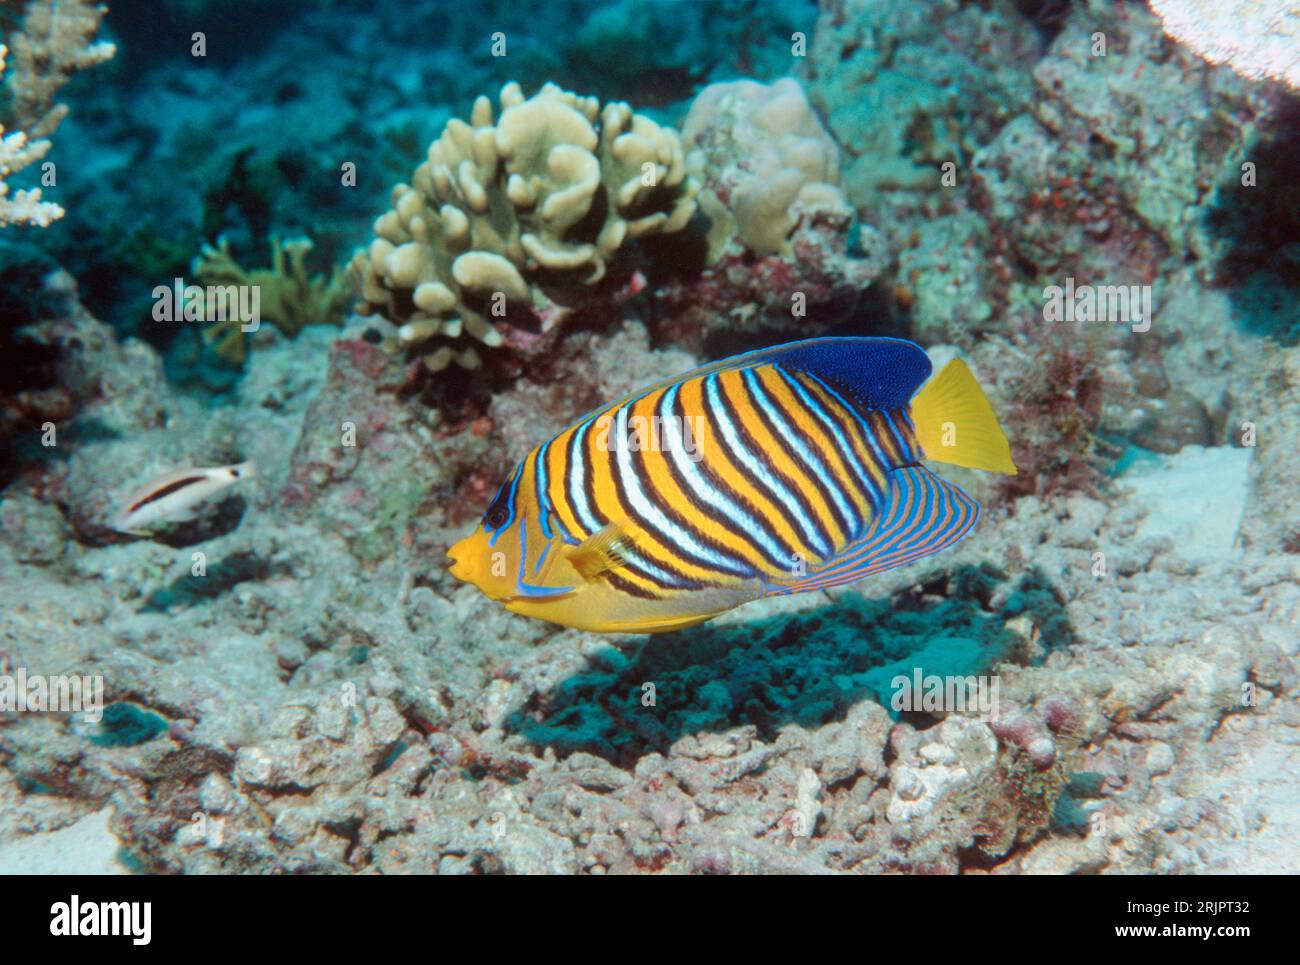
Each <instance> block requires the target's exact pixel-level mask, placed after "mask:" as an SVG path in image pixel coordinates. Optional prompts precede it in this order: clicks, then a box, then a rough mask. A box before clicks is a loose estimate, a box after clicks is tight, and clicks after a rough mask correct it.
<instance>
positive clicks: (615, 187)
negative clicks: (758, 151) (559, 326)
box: [350, 83, 696, 371]
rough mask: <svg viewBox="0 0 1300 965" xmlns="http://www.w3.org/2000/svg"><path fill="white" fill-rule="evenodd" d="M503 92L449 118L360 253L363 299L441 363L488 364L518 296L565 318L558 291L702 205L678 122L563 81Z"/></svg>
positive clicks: (540, 311)
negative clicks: (659, 120) (573, 89)
mask: <svg viewBox="0 0 1300 965" xmlns="http://www.w3.org/2000/svg"><path fill="white" fill-rule="evenodd" d="M500 102H501V114H500V117H499V118H494V114H493V110H492V104H491V102H490V101H489V100H488V99H487V98H486V97H479V98H478V100H477V101H476V102H475V104H474V109H473V111H472V113H471V115H470V120H469V123H466V122H465V121H462V120H460V119H452V120H451V121H449V122H448V123H447V126H446V128H445V130H444V131H443V133H442V135H441V137H439V138H438V140H436V141H435V142H434V143H433V144H432V145H431V146H430V147H429V153H428V159H427V160H426V161H425V162H424V163H423V164H421V165H420V166H419V167H418V168H416V170H415V175H414V177H413V178H412V183H411V184H410V185H407V184H399V185H397V186H396V187H395V188H394V189H393V194H392V201H393V209H392V210H391V211H388V212H387V213H385V214H384V215H382V216H381V217H380V218H379V219H378V220H377V221H376V222H375V234H376V235H377V236H378V237H376V238H375V240H374V241H372V242H371V244H370V247H369V248H368V249H366V250H365V251H360V252H358V253H357V255H356V256H355V257H354V258H353V260H352V264H351V266H350V272H351V274H352V275H353V277H354V278H355V279H356V281H357V282H358V284H359V286H360V289H361V297H362V299H363V302H362V304H361V306H360V307H359V310H360V311H361V312H363V313H379V314H381V315H383V316H385V317H387V318H388V319H390V320H392V321H394V322H395V323H397V324H398V325H400V328H399V332H398V334H399V339H400V341H401V343H402V344H403V345H404V346H405V347H407V348H409V349H411V350H412V351H414V352H415V353H416V354H418V355H420V356H421V357H422V358H423V360H424V364H425V366H426V367H427V368H428V369H430V370H432V371H438V370H440V369H442V368H445V367H446V366H447V365H449V364H451V363H452V362H456V363H457V364H459V365H461V366H463V367H466V368H473V367H476V366H477V365H478V364H479V361H480V359H479V355H478V351H477V349H476V344H478V345H487V346H497V345H500V344H501V343H502V340H503V339H502V335H501V333H500V332H499V331H498V330H497V328H496V327H494V325H493V323H492V321H491V320H490V318H491V317H496V318H500V317H503V315H504V311H505V308H506V306H510V307H512V308H514V309H519V308H522V309H524V310H526V311H531V312H532V313H533V314H534V316H535V317H536V318H537V319H539V320H540V321H541V327H542V328H543V329H545V328H546V327H548V326H550V325H553V324H554V323H555V320H556V319H557V318H560V317H563V314H564V309H563V306H562V305H559V304H557V302H556V301H555V300H553V298H552V295H557V296H558V297H559V298H560V299H563V298H564V294H563V292H564V289H565V288H566V287H569V288H571V287H572V286H574V285H578V286H590V285H594V284H596V283H597V282H599V281H600V280H601V279H602V278H603V277H604V276H605V274H606V271H607V269H608V268H609V267H610V265H611V264H612V263H613V262H614V260H615V259H617V258H619V257H620V256H621V255H622V254H624V251H625V249H624V246H625V243H626V242H627V241H628V239H634V238H641V237H644V236H646V235H652V234H668V233H673V232H676V231H680V230H681V229H682V228H683V227H685V225H686V224H687V222H688V221H690V219H691V217H692V215H693V214H694V213H695V200H694V195H695V191H696V187H695V184H694V182H693V181H692V180H691V179H690V178H688V177H687V174H686V167H685V163H684V159H683V156H682V148H681V143H680V141H679V140H678V137H677V134H676V132H674V131H673V130H671V129H669V128H664V127H660V126H659V125H658V124H656V123H655V122H654V121H652V120H650V119H648V118H646V117H642V116H641V115H638V114H634V113H633V112H632V109H631V108H630V107H629V106H628V105H627V104H624V103H620V102H614V103H609V104H606V105H605V106H604V108H603V109H602V108H601V107H600V105H599V103H598V102H597V101H596V99H595V98H591V97H579V96H577V95H576V94H572V93H569V92H567V91H564V90H561V89H560V88H559V87H556V86H555V85H553V84H547V85H546V86H545V87H543V88H542V89H541V90H540V91H539V92H538V93H537V94H535V95H533V96H532V97H529V98H527V99H525V98H524V95H523V92H522V91H521V90H520V88H519V85H518V84H514V83H511V84H507V85H506V86H505V87H504V88H503V89H502V91H501V98H500Z"/></svg>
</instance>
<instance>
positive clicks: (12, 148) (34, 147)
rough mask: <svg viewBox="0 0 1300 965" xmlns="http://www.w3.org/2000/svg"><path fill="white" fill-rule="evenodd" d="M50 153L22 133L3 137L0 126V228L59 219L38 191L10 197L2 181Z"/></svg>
mask: <svg viewBox="0 0 1300 965" xmlns="http://www.w3.org/2000/svg"><path fill="white" fill-rule="evenodd" d="M7 53H8V49H7V48H6V47H5V46H4V45H2V44H0V76H3V75H4V70H5V56H6V54H7ZM49 149H50V142H49V141H45V140H41V141H32V140H29V139H28V137H27V135H26V133H24V132H23V131H14V132H13V133H12V134H6V133H5V129H4V125H3V124H0V226H3V225H9V224H34V225H38V226H40V227H42V228H44V227H46V226H47V225H49V223H50V222H51V221H57V220H58V219H59V218H62V217H63V209H62V208H60V207H59V206H58V205H57V204H54V203H53V202H51V201H42V200H41V189H40V188H32V189H30V190H26V191H18V192H16V193H14V194H13V196H10V194H9V185H8V184H6V183H5V179H6V178H8V177H9V175H10V174H12V173H13V172H15V171H21V170H22V169H23V168H25V167H27V166H28V165H31V164H35V163H36V162H37V161H39V160H40V159H41V158H43V157H45V154H46V152H47V151H49Z"/></svg>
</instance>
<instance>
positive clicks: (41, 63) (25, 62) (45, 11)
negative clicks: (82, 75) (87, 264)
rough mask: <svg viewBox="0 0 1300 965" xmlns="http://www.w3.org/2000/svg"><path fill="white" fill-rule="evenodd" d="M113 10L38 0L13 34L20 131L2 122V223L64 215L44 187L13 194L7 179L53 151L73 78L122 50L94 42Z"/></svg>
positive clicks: (2, 54) (2, 55)
mask: <svg viewBox="0 0 1300 965" xmlns="http://www.w3.org/2000/svg"><path fill="white" fill-rule="evenodd" d="M107 12H108V11H107V10H106V8H104V7H102V6H95V5H92V4H90V3H87V2H86V0H63V2H57V0H32V2H31V3H30V4H29V5H28V7H27V14H26V16H25V17H24V18H23V24H22V30H21V31H20V32H16V33H14V34H13V36H12V37H11V38H10V41H9V42H10V44H12V45H13V66H12V69H11V70H10V72H9V78H8V80H9V87H10V90H11V92H12V99H11V101H10V103H9V106H8V120H9V123H10V126H11V127H14V128H16V130H14V131H12V132H11V133H9V134H6V133H5V128H4V125H0V226H3V225H7V224H34V225H38V226H40V227H42V228H44V227H46V226H48V225H49V224H50V222H52V221H57V220H58V219H59V218H62V217H63V209H62V208H61V207H59V206H58V205H57V204H54V203H53V202H50V201H42V200H41V190H40V188H31V189H29V190H24V191H17V192H15V193H14V194H13V195H12V196H10V194H9V186H8V185H7V184H6V183H5V180H6V178H8V176H9V175H10V174H12V173H14V172H15V171H20V170H22V169H23V168H25V167H28V166H29V165H32V164H35V163H36V162H37V161H39V160H41V159H42V158H44V157H45V155H46V153H47V152H48V151H49V149H50V142H49V141H48V140H46V138H47V137H49V135H50V134H52V133H54V129H55V128H56V127H58V126H59V124H60V123H61V122H62V120H63V118H64V117H65V116H67V113H68V108H67V105H66V104H56V103H55V102H54V98H55V96H56V95H57V94H58V92H59V89H60V88H61V87H62V86H63V85H64V84H65V83H67V81H68V78H69V77H71V76H72V75H73V74H75V73H76V72H77V71H79V70H84V69H86V68H87V67H93V66H94V65H95V64H100V63H103V62H104V61H106V60H108V59H109V58H110V57H112V56H113V54H114V53H115V52H116V48H115V47H114V46H113V45H112V44H111V43H107V42H100V43H92V42H91V38H92V37H94V35H95V32H96V31H97V30H99V23H100V21H101V20H103V18H104V14H105V13H107ZM8 54H9V48H8V47H6V46H4V45H0V76H3V75H4V73H5V66H6V65H5V61H6V59H7V57H8Z"/></svg>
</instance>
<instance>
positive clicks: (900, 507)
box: [449, 338, 1016, 633]
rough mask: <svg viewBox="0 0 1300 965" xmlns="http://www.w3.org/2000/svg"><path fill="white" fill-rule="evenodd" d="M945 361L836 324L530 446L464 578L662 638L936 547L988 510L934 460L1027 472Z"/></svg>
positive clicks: (554, 614) (479, 533) (532, 610)
mask: <svg viewBox="0 0 1300 965" xmlns="http://www.w3.org/2000/svg"><path fill="white" fill-rule="evenodd" d="M930 373H931V365H930V360H929V358H928V357H927V356H926V354H925V352H924V351H923V350H922V349H921V348H920V347H919V346H917V345H915V344H913V343H912V342H907V341H903V340H901V339H891V338H820V339H810V340H807V341H803V342H794V343H792V344H789V345H782V346H780V347H777V348H773V349H765V350H762V351H758V352H750V353H747V354H745V355H738V356H735V357H734V358H730V359H724V360H722V361H720V362H715V363H714V364H712V365H708V366H705V367H703V368H700V369H696V370H694V371H692V372H688V373H686V374H685V375H682V376H679V377H678V378H676V379H673V380H671V381H668V382H663V383H660V384H658V385H655V386H652V387H650V388H648V389H644V390H642V391H640V392H637V393H635V394H634V395H631V396H629V397H627V398H625V399H621V400H619V401H617V402H614V403H612V404H611V405H609V406H607V407H604V408H602V409H599V410H597V411H595V412H593V413H590V414H588V415H587V416H585V417H584V418H582V419H580V420H579V421H578V422H576V423H575V424H573V425H571V426H570V427H569V428H567V429H565V430H564V431H563V432H561V433H560V434H559V435H557V436H555V438H553V439H551V440H549V441H548V442H544V443H542V444H541V445H539V446H538V447H536V448H535V449H533V450H532V451H531V452H530V453H528V455H527V456H525V457H524V459H523V461H522V462H521V463H520V464H519V466H518V467H517V468H516V469H515V471H514V473H513V475H511V476H510V478H509V479H508V480H507V481H506V482H505V483H504V484H503V485H502V487H501V489H500V491H499V492H498V493H497V495H496V498H495V499H493V501H492V504H491V505H490V506H489V507H488V510H487V512H486V513H485V514H484V516H483V520H482V523H481V524H480V525H479V527H478V528H477V529H476V530H475V531H474V533H473V534H471V535H470V536H469V537H467V538H465V539H463V540H461V541H460V542H459V543H457V544H456V545H455V546H453V547H452V548H451V550H450V552H449V556H450V558H451V561H452V567H451V572H452V575H454V576H456V577H458V578H459V579H462V580H466V581H468V582H470V583H473V584H474V585H475V586H477V587H478V588H479V589H480V590H482V591H483V592H484V593H485V594H487V595H488V596H489V597H490V598H492V599H493V600H499V601H500V602H501V603H503V604H504V605H505V606H506V607H507V608H508V609H510V610H513V611H515V612H516V613H522V614H525V615H526V616H533V617H539V618H541V619H543V620H551V621H553V622H555V623H561V624H566V625H568V626H573V627H578V628H581V629H586V630H596V631H608V632H630V633H654V632H658V631H663V630H676V629H679V628H681V627H686V626H690V625H691V624H694V623H700V622H702V621H704V620H708V619H709V618H711V617H714V616H717V615H718V614H719V613H722V612H724V611H726V610H729V609H731V608H732V607H735V606H738V605H740V604H742V603H746V602H749V601H750V600H756V599H759V598H761V597H763V596H768V595H772V594H785V593H799V592H802V591H804V590H819V589H824V588H826V587H832V586H839V585H841V584H845V583H852V582H854V581H857V580H861V579H863V578H864V577H867V576H870V575H871V574H873V573H879V572H881V571H882V570H888V569H892V568H894V567H897V566H903V565H905V564H907V563H911V562H914V561H916V560H919V559H921V558H922V557H925V556H930V555H931V554H934V553H937V552H939V551H940V550H943V549H945V548H946V547H948V546H951V545H952V544H953V543H955V542H956V541H957V540H959V539H961V538H962V537H963V536H965V535H966V533H967V532H969V531H970V529H971V527H973V526H974V525H975V521H976V519H977V518H978V516H979V505H978V503H976V502H975V500H973V499H972V498H971V497H970V496H968V495H967V494H966V493H965V492H963V491H962V490H961V489H960V488H959V487H957V486H954V485H953V484H952V483H949V482H947V481H945V480H944V479H942V478H940V477H939V476H937V475H935V473H933V472H931V471H930V470H929V469H927V468H926V467H925V466H923V465H922V460H926V459H929V460H933V461H935V462H943V463H951V464H953V465H958V466H967V467H970V468H974V469H983V470H988V471H991V472H1000V473H1007V474H1014V473H1015V472H1016V467H1015V465H1014V463H1013V462H1012V460H1011V451H1010V448H1009V446H1008V445H1007V440H1006V437H1005V436H1004V435H1003V433H1002V429H1001V427H1000V426H999V425H998V420H997V417H996V416H995V415H994V413H993V409H992V407H991V406H990V405H989V402H988V400H987V399H986V398H985V396H984V393H983V391H982V390H981V389H980V387H979V385H978V384H977V383H976V381H975V378H974V376H973V375H971V372H970V370H969V369H968V368H967V367H966V364H965V363H964V362H962V361H961V360H960V359H955V360H953V361H952V362H950V363H949V364H948V365H947V366H946V367H945V368H944V369H943V371H942V372H940V373H939V374H938V375H937V376H935V377H934V378H933V379H930V380H929V381H928V382H927V381H926V379H927V378H928V377H929V375H930ZM922 383H925V384H924V385H922ZM918 390H919V391H918Z"/></svg>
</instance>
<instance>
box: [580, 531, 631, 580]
mask: <svg viewBox="0 0 1300 965" xmlns="http://www.w3.org/2000/svg"><path fill="white" fill-rule="evenodd" d="M631 547H632V542H631V540H630V538H629V537H628V535H627V533H626V532H624V530H623V529H622V527H620V526H619V525H618V524H617V523H610V524H609V525H608V526H606V527H605V528H604V529H602V530H601V531H600V532H598V533H593V534H592V535H591V536H589V537H588V538H587V539H586V540H584V541H583V542H582V543H580V544H579V545H578V546H576V547H575V548H574V549H573V550H572V551H571V552H570V553H569V563H570V564H572V566H573V568H574V569H575V570H577V571H578V572H579V573H580V574H581V575H582V578H583V579H584V580H588V581H591V580H595V579H597V578H599V577H600V576H601V575H602V574H605V573H609V572H611V571H613V570H617V569H620V568H621V567H623V566H624V565H626V563H627V558H626V557H625V556H624V552H625V551H626V550H629V549H631Z"/></svg>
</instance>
